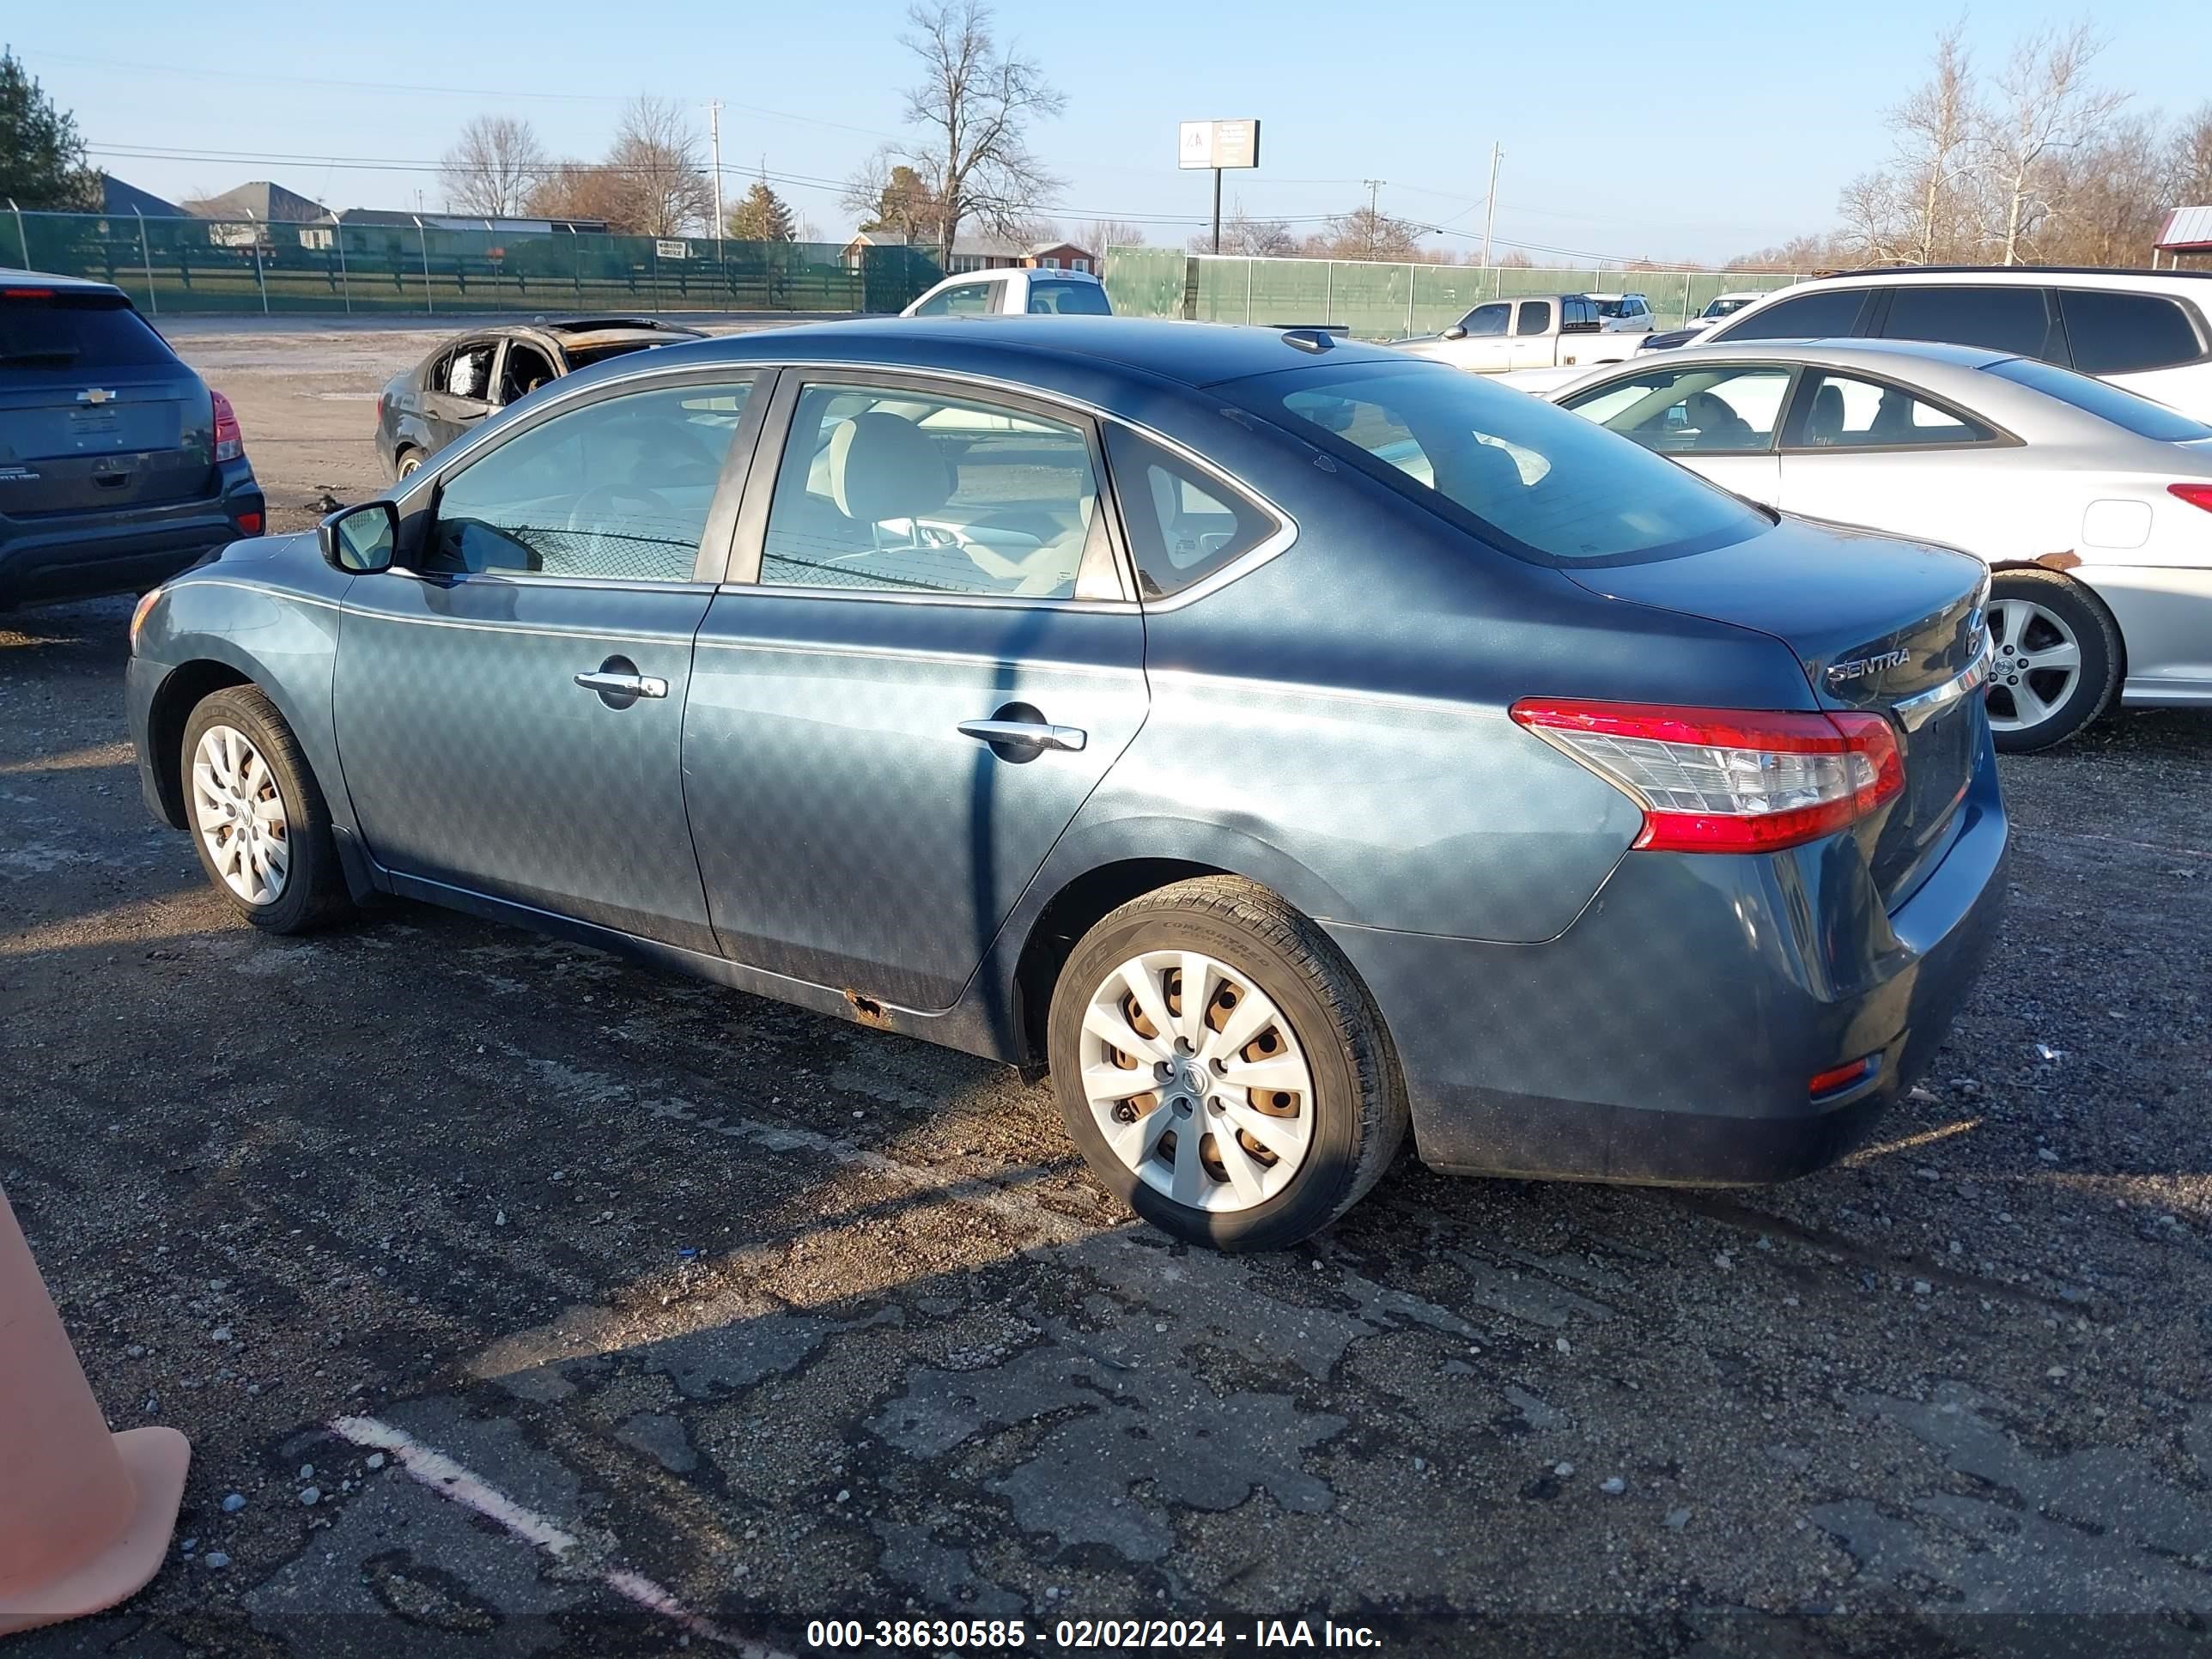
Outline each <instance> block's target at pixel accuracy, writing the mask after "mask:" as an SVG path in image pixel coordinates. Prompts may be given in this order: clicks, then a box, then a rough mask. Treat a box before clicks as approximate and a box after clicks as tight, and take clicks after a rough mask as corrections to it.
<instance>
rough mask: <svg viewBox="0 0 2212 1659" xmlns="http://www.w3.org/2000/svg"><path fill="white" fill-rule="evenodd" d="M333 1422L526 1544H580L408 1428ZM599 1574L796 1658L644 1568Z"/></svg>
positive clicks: (752, 1656)
mask: <svg viewBox="0 0 2212 1659" xmlns="http://www.w3.org/2000/svg"><path fill="white" fill-rule="evenodd" d="M330 1426H331V1432H333V1433H334V1434H337V1435H340V1436H342V1437H344V1438H345V1439H347V1440H349V1441H351V1442H352V1443H354V1444H355V1445H356V1446H362V1447H366V1448H368V1449H371V1450H374V1451H380V1452H387V1453H389V1454H390V1455H392V1458H393V1460H394V1461H396V1462H398V1465H399V1467H400V1468H403V1469H404V1470H405V1471H406V1472H407V1473H408V1474H409V1475H410V1476H411V1477H412V1478H413V1479H415V1480H417V1481H420V1482H421V1483H422V1485H423V1486H428V1488H429V1489H430V1490H431V1491H432V1492H436V1493H437V1494H438V1495H439V1496H440V1497H441V1498H451V1499H452V1500H453V1502H454V1503H456V1504H459V1505H461V1507H462V1508H464V1509H466V1510H473V1511H475V1512H476V1513H477V1514H478V1515H481V1516H483V1517H484V1518H485V1519H486V1520H488V1521H493V1522H497V1523H498V1524H499V1525H500V1526H501V1527H503V1528H506V1529H507V1531H508V1532H509V1533H511V1534H513V1535H514V1536H515V1537H517V1538H519V1539H520V1540H521V1541H523V1542H524V1543H526V1544H532V1545H535V1546H536V1547H538V1548H539V1549H541V1550H544V1552H545V1553H547V1554H548V1555H550V1556H554V1557H556V1558H565V1557H566V1556H567V1555H568V1553H569V1552H570V1551H571V1550H573V1549H575V1548H576V1547H577V1546H578V1543H579V1540H578V1539H577V1537H576V1534H574V1533H572V1532H570V1531H568V1529H567V1528H564V1527H562V1526H561V1525H560V1524H559V1523H558V1522H556V1521H554V1520H553V1519H552V1518H551V1517H550V1516H544V1515H540V1514H539V1513H538V1511H537V1510H533V1509H531V1508H528V1507H527V1506H526V1505H524V1504H519V1503H517V1502H516V1501H515V1500H514V1499H513V1498H509V1497H508V1496H507V1494H506V1493H505V1492H501V1491H500V1490H499V1489H498V1488H497V1487H495V1486H492V1485H490V1484H489V1482H487V1481H486V1480H483V1478H482V1477H481V1476H479V1475H477V1474H476V1473H475V1472H474V1471H473V1470H471V1469H469V1468H466V1467H465V1466H464V1465H462V1464H460V1463H457V1462H454V1461H453V1459H452V1458H450V1457H448V1456H447V1455H446V1454H445V1453H443V1452H441V1451H439V1450H438V1449H436V1448H435V1447H431V1446H426V1445H424V1444H422V1442H421V1441H419V1440H417V1439H416V1438H415V1437H414V1436H413V1435H411V1434H410V1433H408V1432H407V1431H406V1430H404V1429H399V1428H394V1427H393V1426H392V1425H391V1424H389V1423H386V1422H382V1421H380V1419H376V1418H374V1417H338V1418H333V1419H331V1425H330ZM598 1577H599V1582H600V1583H603V1584H605V1586H606V1587H607V1588H608V1589H611V1590H612V1591H613V1592H614V1593H615V1594H616V1595H619V1596H621V1597H622V1598H623V1600H624V1601H630V1602H633V1603H635V1605H637V1606H638V1607H643V1608H644V1609H646V1611H647V1612H648V1613H659V1614H660V1615H661V1616H662V1617H663V1618H665V1619H667V1620H670V1621H671V1623H673V1624H676V1625H678V1626H681V1627H682V1628H683V1629H684V1631H685V1632H687V1633H689V1634H690V1635H693V1636H696V1637H698V1638H700V1639H701V1640H702V1641H708V1642H713V1643H714V1644H717V1645H718V1646H720V1647H725V1648H728V1649H730V1650H732V1652H735V1653H738V1654H740V1655H742V1656H744V1659H792V1656H790V1655H788V1654H787V1653H784V1652H783V1651H782V1650H781V1649H777V1648H771V1647H765V1646H763V1645H762V1644H760V1643H758V1642H748V1641H745V1640H744V1639H742V1638H738V1637H737V1636H733V1635H732V1634H731V1633H730V1632H727V1631H726V1630H724V1629H723V1628H722V1627H721V1626H719V1625H717V1624H715V1623H714V1621H713V1620H710V1619H708V1618H706V1617H705V1616H704V1615H702V1614H700V1613H694V1612H692V1611H691V1610H690V1608H689V1607H685V1606H684V1603H683V1602H682V1601H678V1599H677V1597H676V1595H675V1594H674V1592H673V1591H671V1590H668V1589H664V1588H663V1587H662V1586H660V1585H659V1584H657V1583H654V1582H653V1580H652V1579H650V1578H647V1577H645V1576H644V1575H642V1574H641V1573H635V1572H632V1571H629V1569H628V1568H625V1567H602V1568H600V1569H599V1572H598Z"/></svg>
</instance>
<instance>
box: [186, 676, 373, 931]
mask: <svg viewBox="0 0 2212 1659" xmlns="http://www.w3.org/2000/svg"><path fill="white" fill-rule="evenodd" d="M211 726H228V727H230V728H231V729H232V730H233V731H234V732H238V733H239V734H240V736H242V737H244V738H246V740H247V741H248V742H250V743H251V744H252V745H253V747H254V749H255V750H257V751H258V753H259V754H260V756H261V758H262V759H263V761H264V763H266V765H267V768H268V770H269V774H270V781H271V783H273V785H274V787H275V789H276V796H277V799H279V800H280V801H281V802H282V804H283V813H284V819H285V823H284V832H283V841H284V845H285V848H286V849H287V850H286V863H287V866H288V867H287V869H286V872H285V875H284V879H283V886H282V887H281V889H280V890H278V891H277V893H276V896H275V897H274V898H273V899H270V900H269V901H266V902H260V903H256V902H252V901H250V900H248V899H247V898H246V897H245V896H242V895H240V894H239V893H238V892H236V891H234V890H233V889H232V887H231V886H230V884H229V883H228V881H227V880H226V879H225V878H224V877H223V876H222V872H220V871H218V870H217V869H216V863H215V855H214V854H213V853H212V852H210V849H209V847H208V842H207V837H206V836H204V835H202V834H201V833H200V829H199V823H198V817H197V810H196V805H195V801H194V787H193V778H192V763H193V757H194V756H195V755H196V753H197V750H198V748H199V742H200V738H202V737H203V736H204V735H205V734H206V732H208V730H209V728H210V727H211ZM178 767H179V777H180V778H181V780H182V781H183V787H184V795H185V823H186V825H187V832H188V833H189V834H190V835H191V838H192V850H193V851H194V852H195V853H197V854H198V855H199V860H200V868H201V869H202V870H204V871H205V872H207V878H208V880H209V881H210V883H211V884H213V885H214V887H215V890H216V892H217V893H219V894H221V895H222V897H223V899H224V900H225V901H226V902H228V904H229V905H230V907H231V908H232V909H234V910H235V911H236V912H237V913H238V914H239V915H240V916H243V917H244V918H245V919H246V921H249V922H251V923H252V924H253V926H255V927H258V928H261V929H263V930H264V931H265V932H268V933H307V932H309V931H311V930H312V929H313V928H316V927H324V926H325V925H327V924H329V923H331V922H332V921H338V920H340V919H342V918H343V917H344V916H345V915H348V914H349V913H350V911H351V910H352V908H353V906H352V904H351V902H350V901H349V898H348V897H347V894H346V884H345V875H344V872H343V871H342V870H341V869H340V868H339V866H338V854H337V844H336V843H335V842H333V841H332V840H331V813H330V807H329V806H328V805H327V804H326V803H325V801H324V799H323V792H322V790H321V788H320V787H319V786H318V785H317V784H316V782H315V775H314V773H313V771H311V770H310V769H308V766H307V758H306V757H305V756H303V755H301V752H300V744H299V742H298V740H297V739H296V738H294V737H293V735H292V728H291V727H290V726H287V725H285V723H284V717H283V715H282V714H278V713H277V712H276V704H274V703H272V702H270V701H269V699H268V698H267V697H265V696H263V695H262V694H261V692H260V691H258V690H256V689H255V688H254V687H252V686H250V685H234V686H229V687H227V688H226V689H224V690H221V691H217V692H214V693H212V694H211V695H210V696H207V697H205V698H203V699H202V700H201V702H200V703H199V704H198V706H197V708H194V709H193V710H192V712H191V718H190V719H189V720H186V721H185V736H184V741H183V744H181V746H180V748H179V754H178Z"/></svg>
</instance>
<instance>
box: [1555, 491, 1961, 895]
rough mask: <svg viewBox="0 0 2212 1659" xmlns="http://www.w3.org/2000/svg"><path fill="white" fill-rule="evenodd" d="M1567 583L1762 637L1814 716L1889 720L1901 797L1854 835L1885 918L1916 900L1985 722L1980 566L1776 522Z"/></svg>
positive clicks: (1881, 540)
mask: <svg viewBox="0 0 2212 1659" xmlns="http://www.w3.org/2000/svg"><path fill="white" fill-rule="evenodd" d="M1567 574H1570V575H1571V576H1572V577H1573V578H1574V580H1576V581H1577V582H1579V583H1581V584H1582V585H1583V586H1585V587H1588V588H1589V589H1591V590H1592V591H1594V592H1599V593H1602V594H1604V595H1606V596H1607V598H1609V599H1625V600H1629V601H1632V602H1633V603H1636V604H1638V605H1653V606H1656V607H1659V608H1661V609H1664V610H1669V611H1681V612H1684V613H1686V614H1688V615H1692V616H1698V617H1707V618H1710V619H1712V620H1715V621H1720V622H1727V623H1735V624H1737V625H1738V626H1741V627H1745V628H1752V629H1758V630H1759V631H1760V632H1762V633H1765V634H1769V635H1773V636H1774V637H1775V638H1777V639H1779V640H1781V641H1784V643H1785V644H1787V645H1788V646H1789V647H1790V649H1791V650H1792V651H1793V652H1795V653H1796V656H1797V659H1798V663H1799V665H1800V666H1801V667H1802V669H1803V670H1804V672H1805V678H1806V680H1807V682H1808V684H1809V685H1810V686H1811V688H1812V690H1813V693H1814V698H1815V700H1816V701H1817V702H1818V703H1819V704H1820V707H1821V708H1831V709H1838V710H1844V709H1850V710H1855V711H1864V712H1869V713H1876V714H1883V715H1885V716H1886V717H1887V718H1888V719H1889V720H1890V721H1891V723H1892V725H1893V726H1895V727H1896V732H1897V739H1898V745H1899V751H1900V754H1901V756H1902V758H1903V761H1904V766H1905V789H1904V792H1903V793H1901V794H1900V795H1899V797H1898V798H1897V799H1895V800H1893V801H1892V802H1891V803H1890V804H1889V805H1887V807H1886V808H1885V809H1883V810H1882V811H1879V812H1877V813H1875V814H1874V815H1873V816H1872V817H1869V818H1868V819H1867V820H1866V821H1865V822H1863V823H1861V824H1860V825H1859V826H1858V827H1857V829H1856V830H1855V831H1854V833H1855V834H1856V835H1857V836H1858V837H1859V838H1860V842H1861V845H1862V847H1863V848H1864V850H1865V853H1866V855H1867V860H1868V865H1869V869H1870V870H1871V872H1872V873H1873V876H1874V878H1875V884H1876V885H1877V886H1878V887H1879V888H1880V890H1881V893H1882V896H1883V898H1884V900H1885V902H1887V904H1888V905H1889V906H1890V908H1895V907H1896V906H1897V905H1899V904H1900V903H1902V902H1904V901H1905V899H1906V898H1907V897H1909V896H1911V892H1912V890H1913V889H1914V888H1915V887H1916V886H1917V884H1918V881H1919V878H1920V877H1921V876H1922V875H1923V874H1924V873H1925V872H1926V871H1927V870H1928V869H1929V867H1931V866H1932V865H1933V863H1934V861H1935V860H1936V858H1937V857H1939V856H1940V855H1941V853H1942V849H1943V848H1944V847H1945V846H1946V845H1948V836H1949V833H1950V831H1951V829H1952V827H1953V824H1954V821H1955V819H1956V817H1957V812H1958V807H1959V804H1960V801H1961V800H1962V799H1964V798H1965V795H1966V786H1967V783H1968V781H1970V779H1971V778H1972V774H1973V769H1974V766H1975V763H1976V760H1977V758H1978V756H1979V755H1980V752H1981V746H1982V743H1983V740H1984V731H1985V729H1986V726H1987V724H1988V720H1987V716H1986V715H1985V714H1984V712H1983V708H1982V698H1981V695H1980V690H1979V687H1980V676H1981V675H1982V673H1984V671H1985V667H1986V657H1987V653H1988V633H1987V629H1986V628H1985V626H1984V621H1983V616H1982V609H1983V601H1984V596H1985V595H1986V593H1987V591H1988V580H1989V577H1988V573H1987V571H1986V569H1985V568H1984V567H1983V565H1982V564H1981V562H1979V561H1978V560H1977V559H1974V558H1972V557H1970V556H1967V555H1966V554H1963V553H1955V552H1952V551H1950V550H1946V549H1941V548H1934V547H1928V546H1923V545H1921V544H1914V543H1911V542H1903V541H1898V540H1896V539H1893V538H1889V537H1884V536H1877V535H1875V534H1873V533H1871V532H1857V531H1852V530H1846V529H1841V528H1838V527H1836V526H1826V525H1822V526H1814V525H1810V524H1807V523H1804V522H1803V521H1802V520H1784V521H1783V522H1782V523H1781V524H1780V525H1778V526H1776V528H1775V529H1774V530H1773V531H1772V532H1770V533H1768V534H1766V535H1764V536H1755V537H1753V538H1751V539H1749V540H1748V541H1745V542H1739V543H1737V544H1734V545H1732V546H1729V547H1723V548H1717V549H1714V550H1711V551H1709V552H1704V553H1696V554H1691V555H1687V556H1684V557H1680V558H1674V559H1660V560H1654V561H1650V562H1646V563H1642V564H1623V565H1614V566H1589V565H1584V566H1580V567H1577V568H1573V569H1571V570H1570V571H1569V572H1568V573H1567Z"/></svg>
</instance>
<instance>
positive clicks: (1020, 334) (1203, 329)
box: [585, 313, 1410, 386]
mask: <svg viewBox="0 0 2212 1659" xmlns="http://www.w3.org/2000/svg"><path fill="white" fill-rule="evenodd" d="M1328 340H1329V343H1328V344H1326V345H1323V344H1321V343H1319V341H1320V336H1318V334H1317V333H1316V331H1314V330H1312V329H1293V328H1289V327H1279V328H1258V327H1245V326H1243V325H1236V326H1231V325H1227V324H1223V323H1192V322H1180V321H1161V320H1157V319H1152V318H1140V317H1079V316H1073V315H1068V314H1066V313H1057V314H1052V315H1041V316H1036V315H1024V316H1008V317H948V318H938V317H868V318H856V319H848V320H842V321H837V322H828V323H801V324H798V325H794V326H793V327H789V328H766V329H757V330H754V331H750V332H748V333H744V334H736V335H726V336H722V337H717V338H714V339H708V340H698V341H693V342H690V343H686V344H683V345H674V346H671V347H669V348H668V349H667V350H666V351H665V352H659V351H656V352H654V353H653V359H654V361H655V362H662V361H664V360H665V361H666V362H671V363H674V362H684V363H700V362H733V363H738V362H784V363H872V364H889V365H892V366H896V367H911V368H939V369H949V370H952V371H955V372H969V373H974V374H1000V375H1006V376H1009V377H1012V378H1014V379H1017V380H1026V379H1029V378H1031V377H1038V378H1052V377H1051V376H1049V374H1048V371H1050V370H1051V369H1054V368H1062V369H1068V370H1073V371H1078V372H1079V373H1081V374H1085V375H1086V376H1089V375H1095V374H1097V372H1098V371H1099V370H1100V369H1102V368H1105V369H1109V370H1110V369H1113V368H1121V369H1124V370H1127V371H1130V372H1132V373H1134V374H1142V375H1146V376H1149V377H1152V378H1153V379H1155V380H1172V381H1179V382H1181V383H1182V384H1183V385H1185V386H1213V385H1218V384H1219V383H1220V382H1222V381H1225V380H1243V379H1244V378H1245V377H1246V376H1248V375H1252V374H1270V373H1272V372H1273V371H1275V370H1278V369H1286V368H1314V367H1316V366H1317V365H1320V364H1324V363H1327V364H1333V365H1342V366H1344V367H1346V368H1350V367H1354V366H1359V365H1366V364H1386V365H1395V366H1401V367H1402V366H1404V365H1406V364H1407V362H1409V361H1410V360H1409V359H1408V358H1407V356H1405V354H1404V353H1402V352H1397V351H1391V350H1389V349H1385V348H1383V347H1382V346H1370V345H1364V344H1360V343H1355V342H1352V341H1346V340H1342V339H1338V338H1336V337H1334V336H1330V337H1328ZM585 372H586V374H593V373H596V372H598V371H597V366H594V368H592V369H587V370H586V371H585Z"/></svg>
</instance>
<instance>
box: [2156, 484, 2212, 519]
mask: <svg viewBox="0 0 2212 1659" xmlns="http://www.w3.org/2000/svg"><path fill="white" fill-rule="evenodd" d="M2166 494H2167V495H2179V497H2181V499H2182V500H2183V501H2187V502H2188V503H2189V504H2190V506H2191V507H2203V509H2204V510H2205V511H2206V512H2207V513H2212V483H2180V484H2168V485H2166Z"/></svg>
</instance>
